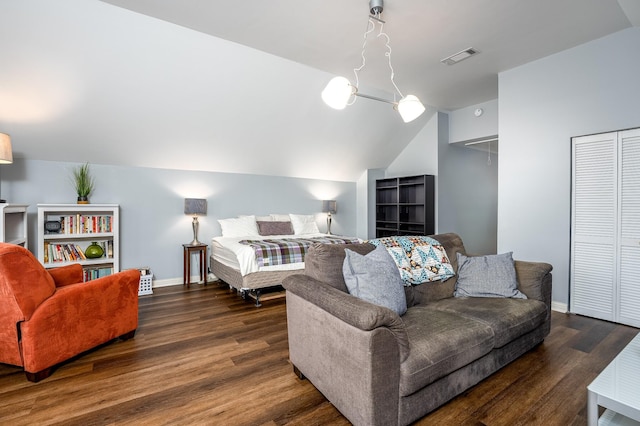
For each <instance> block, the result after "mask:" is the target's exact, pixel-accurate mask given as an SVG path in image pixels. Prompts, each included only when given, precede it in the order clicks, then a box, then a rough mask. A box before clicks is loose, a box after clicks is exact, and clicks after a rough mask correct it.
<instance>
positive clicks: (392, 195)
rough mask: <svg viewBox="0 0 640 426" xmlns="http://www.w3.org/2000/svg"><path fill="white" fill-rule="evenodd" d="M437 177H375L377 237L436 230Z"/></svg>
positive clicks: (429, 232) (431, 232)
mask: <svg viewBox="0 0 640 426" xmlns="http://www.w3.org/2000/svg"><path fill="white" fill-rule="evenodd" d="M434 191H435V177H434V176H432V175H420V176H408V177H399V178H387V179H378V180H376V238H381V237H390V236H395V235H431V234H433V233H434V232H435V216H434V214H435V205H434V203H435V201H434V200H435V198H434Z"/></svg>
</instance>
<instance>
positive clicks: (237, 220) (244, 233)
mask: <svg viewBox="0 0 640 426" xmlns="http://www.w3.org/2000/svg"><path fill="white" fill-rule="evenodd" d="M218 223H219V224H220V227H221V228H222V236H223V237H231V238H234V237H236V238H237V237H257V236H259V235H260V234H259V233H258V226H257V225H256V217H255V216H241V217H234V218H231V219H218Z"/></svg>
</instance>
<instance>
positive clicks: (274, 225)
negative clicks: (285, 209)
mask: <svg viewBox="0 0 640 426" xmlns="http://www.w3.org/2000/svg"><path fill="white" fill-rule="evenodd" d="M256 224H257V225H258V234H260V235H262V236H266V235H293V225H292V224H291V222H290V221H287V222H280V221H256Z"/></svg>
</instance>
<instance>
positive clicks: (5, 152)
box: [0, 133, 13, 203]
mask: <svg viewBox="0 0 640 426" xmlns="http://www.w3.org/2000/svg"><path fill="white" fill-rule="evenodd" d="M11 163H13V152H12V151H11V136H9V135H7V134H6V133H0V164H11ZM6 202H7V201H6V200H3V199H0V203H6Z"/></svg>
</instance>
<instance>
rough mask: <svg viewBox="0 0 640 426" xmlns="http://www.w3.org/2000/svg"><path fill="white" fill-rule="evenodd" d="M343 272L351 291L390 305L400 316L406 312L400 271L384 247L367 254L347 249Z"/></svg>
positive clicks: (378, 303)
mask: <svg viewBox="0 0 640 426" xmlns="http://www.w3.org/2000/svg"><path fill="white" fill-rule="evenodd" d="M342 274H343V276H344V282H345V284H346V285H347V289H348V290H349V293H350V294H352V295H354V296H356V297H359V298H360V299H362V300H366V301H367V302H371V303H374V304H376V305H379V306H384V307H387V308H389V309H391V310H392V311H394V312H396V313H397V314H398V315H403V314H404V313H405V312H406V311H407V299H406V296H405V294H404V286H403V284H402V279H401V278H400V272H399V271H398V267H397V266H396V263H395V262H394V261H393V259H392V258H391V255H389V253H388V252H387V249H386V248H384V247H383V246H378V247H376V249H375V250H373V251H372V252H370V253H368V254H366V255H364V256H363V255H361V254H358V253H356V252H355V251H352V250H349V249H345V258H344V263H343V264H342Z"/></svg>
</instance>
